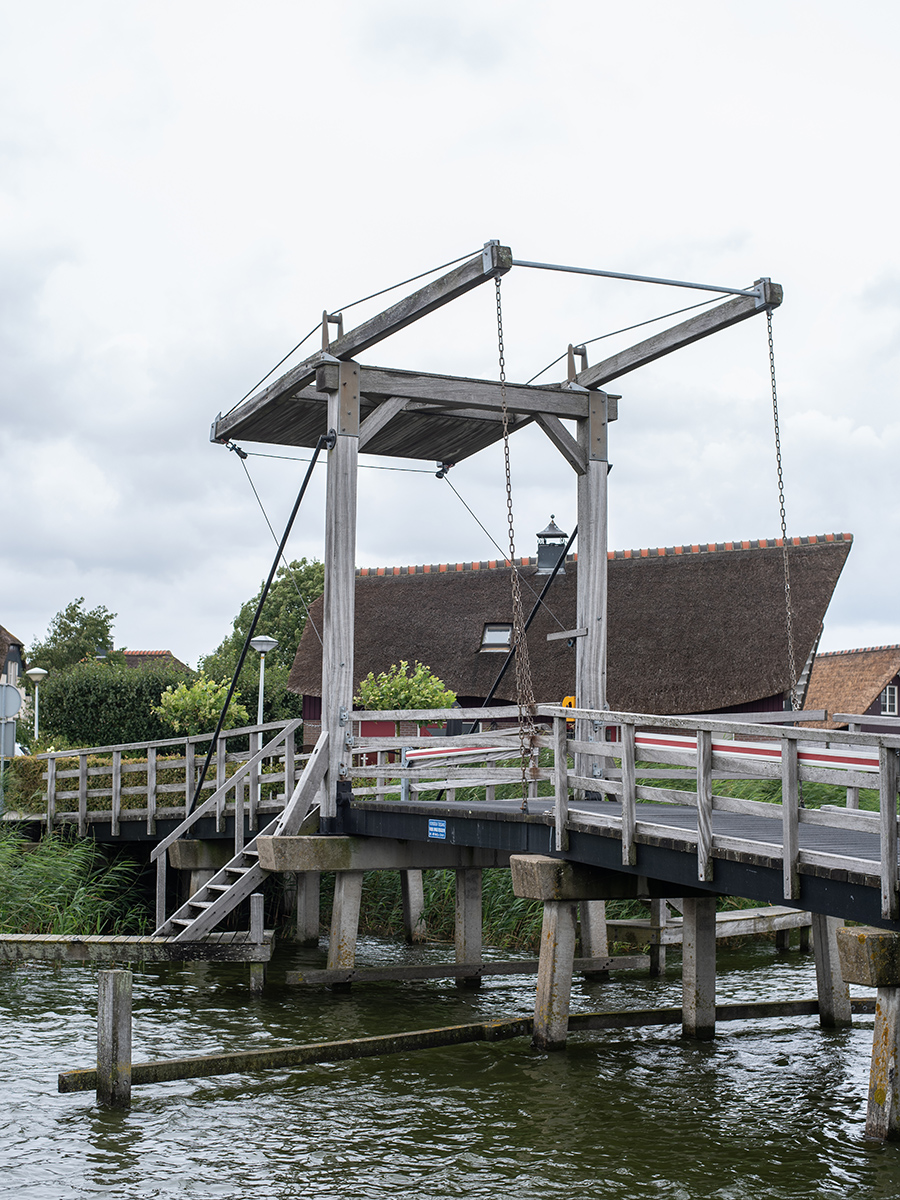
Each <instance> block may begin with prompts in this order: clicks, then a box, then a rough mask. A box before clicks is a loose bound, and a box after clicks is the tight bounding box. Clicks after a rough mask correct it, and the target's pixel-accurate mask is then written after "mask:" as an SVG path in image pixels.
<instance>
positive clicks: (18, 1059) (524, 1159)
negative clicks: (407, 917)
mask: <svg viewBox="0 0 900 1200" xmlns="http://www.w3.org/2000/svg"><path fill="white" fill-rule="evenodd" d="M449 955H450V950H449V948H448V947H427V948H415V949H408V948H406V947H404V946H401V945H398V944H396V943H391V942H382V941H379V940H377V939H366V940H364V941H363V942H362V943H361V944H360V948H359V962H360V965H363V964H365V963H367V962H368V963H371V964H374V963H376V962H383V961H384V959H385V958H386V957H389V958H391V959H395V960H398V961H404V962H410V961H422V960H424V961H435V960H441V959H447V958H448V957H449ZM322 959H323V956H322V952H321V951H300V950H292V951H287V952H282V953H281V954H280V955H279V956H278V957H277V958H276V960H275V961H274V962H273V964H272V967H271V969H270V983H269V984H268V985H267V989H266V993H265V994H264V995H263V996H262V997H261V998H254V997H251V996H250V994H249V991H248V987H247V970H246V968H243V967H231V966H214V965H205V964H190V965H185V966H180V965H176V964H171V965H166V966H147V967H143V968H140V967H137V966H136V967H135V977H134V992H135V998H134V1059H135V1061H141V1060H147V1059H155V1058H164V1057H178V1056H181V1055H190V1054H204V1053H209V1052H212V1051H215V1050H219V1049H226V1050H237V1049H241V1048H246V1047H264V1046H269V1045H272V1044H276V1043H282V1044H289V1043H297V1042H309V1041H317V1040H328V1039H332V1038H339V1037H356V1036H365V1035H370V1034H377V1033H384V1032H389V1031H396V1030H404V1029H422V1028H427V1027H430V1026H437V1025H446V1024H461V1023H464V1022H468V1021H473V1020H484V1019H496V1018H500V1017H505V1016H514V1015H517V1014H527V1013H530V1012H531V1010H532V1005H533V996H534V979H533V977H532V978H530V979H529V978H527V977H522V978H518V979H514V978H510V977H499V978H496V979H491V980H488V981H486V982H485V984H484V986H483V988H482V989H481V990H480V991H478V992H466V991H457V990H456V989H455V987H454V986H453V984H452V982H448V981H442V982H427V983H419V984H378V985H369V986H365V987H357V988H355V989H354V991H353V992H351V993H350V994H338V993H334V992H331V991H328V990H325V989H316V990H301V989H288V988H287V987H285V985H284V982H283V981H284V973H285V971H286V970H288V969H296V968H297V967H302V966H303V965H306V966H310V965H313V964H316V965H320V964H321V963H322ZM719 966H720V975H719V998H720V1000H721V1001H722V1002H725V1001H752V1000H762V999H791V998H802V997H812V996H814V995H815V976H814V968H813V964H812V960H811V958H810V957H808V956H805V955H801V954H799V953H796V952H793V953H787V954H779V953H777V952H776V951H775V950H774V948H773V946H772V945H771V943H763V944H758V945H755V946H753V947H752V948H750V949H743V950H736V951H727V950H723V949H720V952H719ZM96 994H97V988H96V969H95V968H94V967H90V966H76V965H65V966H53V965H50V964H30V965H27V966H19V967H4V968H0V1030H2V1052H3V1068H2V1073H0V1074H2V1085H0V1089H2V1090H0V1113H2V1119H0V1168H2V1169H0V1196H7V1195H9V1196H12V1195H15V1196H17V1197H22V1198H24V1200H68V1198H69V1197H79V1198H81V1197H96V1196H114V1197H129V1198H132V1197H133V1198H140V1200H143V1198H145V1197H192V1198H193V1197H198V1198H206V1197H209V1198H213V1197H228V1198H229V1200H245V1198H247V1200H250V1198H254V1200H255V1198H256V1197H260V1198H262V1197H266V1198H277V1200H281V1198H285V1200H286V1198H288V1197H291V1198H294V1197H304V1198H305V1197H309V1198H310V1200H313V1198H314V1200H332V1198H334V1200H338V1198H340V1200H343V1198H345V1197H360V1198H373V1200H382V1198H384V1197H392V1198H394V1200H405V1198H407V1197H409V1198H413V1197H415V1198H416V1200H431V1198H432V1197H433V1198H435V1200H437V1198H440V1200H444V1198H445V1197H457V1196H460V1197H489V1198H491V1200H519V1198H522V1200H525V1198H526V1197H527V1198H528V1200H535V1198H545V1197H546V1198H552V1197H556V1196H560V1197H566V1200H582V1198H593V1197H603V1198H604V1200H606V1198H609V1200H643V1198H644V1197H647V1198H650V1197H652V1198H654V1200H699V1198H701V1197H702V1198H704V1200H705V1198H707V1197H713V1198H716V1200H748V1198H753V1200H763V1198H764V1200H768V1198H772V1200H775V1198H779V1200H780V1198H782V1197H784V1198H785V1200H787V1198H790V1200H799V1198H802V1197H813V1196H815V1197H820V1196H821V1197H842V1198H843V1197H863V1198H867V1200H868V1198H870V1197H871V1198H873V1200H874V1198H895V1197H898V1196H900V1146H883V1145H880V1144H873V1143H869V1142H867V1141H866V1140H865V1139H864V1136H863V1133H864V1106H865V1097H866V1087H867V1078H868V1063H869V1053H870V1049H871V1041H872V1018H871V1017H858V1018H856V1019H855V1025H854V1028H853V1029H852V1030H846V1031H840V1032H826V1031H822V1030H821V1029H820V1028H819V1026H818V1023H817V1021H816V1019H815V1018H813V1017H799V1018H791V1019H784V1020H766V1021H754V1022H752V1023H749V1024H747V1025H744V1026H741V1025H739V1024H736V1023H728V1024H723V1025H721V1026H720V1030H719V1034H718V1036H717V1038H716V1040H715V1042H713V1043H705V1044H700V1043H693V1042H690V1041H684V1040H682V1038H681V1037H680V1034H679V1030H678V1028H677V1027H662V1028H646V1029H637V1030H624V1031H616V1032H604V1033H593V1034H579V1035H574V1036H571V1037H570V1040H569V1047H568V1049H567V1050H566V1052H565V1053H561V1054H554V1055H545V1054H539V1053H537V1052H536V1051H534V1050H532V1049H531V1048H530V1046H529V1044H528V1042H527V1040H525V1039H519V1040H514V1041H509V1042H498V1043H489V1044H486V1043H481V1044H474V1045H467V1046H461V1047H455V1048H446V1049H438V1050H426V1051H420V1052H418V1053H415V1054H410V1055H406V1056H392V1057H384V1058H373V1059H365V1060H362V1061H357V1062H348V1063H338V1064H322V1065H314V1066H307V1067H302V1068H297V1069H291V1070H283V1071H272V1072H268V1073H265V1074H260V1075H246V1076H225V1077H220V1078H215V1079H201V1080H184V1081H181V1082H177V1083H170V1084H163V1085H158V1086H152V1087H142V1088H135V1090H134V1093H133V1099H134V1104H133V1107H132V1109H131V1111H130V1112H128V1113H115V1112H110V1111H103V1110H99V1109H98V1108H97V1107H96V1105H95V1103H94V1096H93V1093H76V1094H74V1095H65V1096H60V1095H58V1093H57V1091H56V1075H57V1072H58V1071H59V1070H67V1069H71V1068H74V1067H81V1066H90V1065H92V1064H93V1061H94V1058H95V1050H96V1040H95V1039H96ZM861 994H862V993H861ZM679 1003H680V978H679V963H678V957H677V955H671V954H670V967H669V974H668V975H667V977H666V978H665V979H662V980H652V979H649V978H647V977H646V974H640V975H639V974H634V973H631V974H619V975H614V976H613V978H612V981H611V982H609V983H602V984H601V983H592V984H586V983H583V982H577V983H576V984H575V987H574V989H573V1009H574V1010H576V1011H577V1010H581V1011H591V1010H604V1009H605V1010H611V1009H628V1008H648V1007H653V1006H659V1007H663V1006H667V1005H673V1004H676V1005H677V1004H679Z"/></svg>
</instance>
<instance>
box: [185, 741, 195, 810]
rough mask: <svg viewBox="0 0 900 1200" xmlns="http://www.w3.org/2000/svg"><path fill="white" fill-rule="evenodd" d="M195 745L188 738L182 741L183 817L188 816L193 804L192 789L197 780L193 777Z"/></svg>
mask: <svg viewBox="0 0 900 1200" xmlns="http://www.w3.org/2000/svg"><path fill="white" fill-rule="evenodd" d="M195 751H196V746H195V744H194V743H193V742H192V741H191V739H190V738H185V739H184V815H185V816H188V814H189V813H190V811H191V805H192V804H193V802H194V788H195V787H196V785H197V780H196V778H195V775H194V754H195Z"/></svg>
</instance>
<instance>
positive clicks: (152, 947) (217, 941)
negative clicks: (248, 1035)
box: [0, 929, 273, 963]
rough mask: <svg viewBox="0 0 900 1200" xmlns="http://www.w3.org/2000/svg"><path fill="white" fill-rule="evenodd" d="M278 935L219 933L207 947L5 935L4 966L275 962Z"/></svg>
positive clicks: (0, 951)
mask: <svg viewBox="0 0 900 1200" xmlns="http://www.w3.org/2000/svg"><path fill="white" fill-rule="evenodd" d="M272 946H273V933H272V930H270V929H269V930H266V932H265V935H264V938H263V941H262V942H253V941H251V940H250V935H249V934H248V933H247V932H246V931H238V932H233V933H214V934H210V935H209V937H207V938H204V939H203V941H197V942H176V941H175V939H174V938H173V937H140V936H132V935H128V934H124V935H122V936H109V937H107V936H105V935H102V934H90V935H84V936H81V935H78V934H56V933H47V934H31V933H7V934H0V962H33V961H35V960H46V961H49V962H99V963H112V962H193V961H197V962H241V963H243V962H249V963H267V962H268V961H269V960H270V959H271V957H272Z"/></svg>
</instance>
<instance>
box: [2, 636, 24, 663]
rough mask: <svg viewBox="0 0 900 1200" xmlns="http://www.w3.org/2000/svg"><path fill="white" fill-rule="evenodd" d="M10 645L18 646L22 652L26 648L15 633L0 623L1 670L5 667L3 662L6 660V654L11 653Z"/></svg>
mask: <svg viewBox="0 0 900 1200" xmlns="http://www.w3.org/2000/svg"><path fill="white" fill-rule="evenodd" d="M10 646H18V647H19V650H20V652H21V651H22V650H23V649H24V646H23V643H22V642H21V641H20V639H19V638H17V637H16V636H15V634H13V633H10V632H9V630H8V629H4V628H3V626H2V625H0V670H2V669H3V664H4V663H5V662H6V656H7V654H9V648H10Z"/></svg>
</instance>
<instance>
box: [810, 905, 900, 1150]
mask: <svg viewBox="0 0 900 1200" xmlns="http://www.w3.org/2000/svg"><path fill="white" fill-rule="evenodd" d="M815 940H816V943H818V934H816V935H815ZM835 941H836V945H837V950H838V955H839V958H840V968H841V977H842V979H843V980H844V981H845V983H848V984H849V983H858V984H861V985H862V986H863V987H875V988H878V992H877V999H876V1001H875V1031H874V1034H873V1036H872V1065H871V1068H870V1071H869V1102H868V1106H867V1109H866V1137H870V1138H878V1139H879V1140H880V1141H892V1142H896V1141H900V936H898V935H897V934H896V933H891V932H890V931H889V930H886V929H872V928H871V927H870V926H865V925H863V926H857V927H856V928H853V929H844V928H839V929H838V930H837V931H836V936H835ZM817 964H818V958H817Z"/></svg>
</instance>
